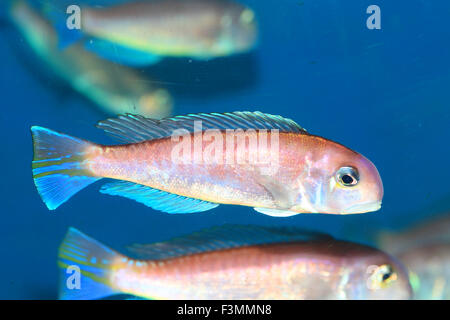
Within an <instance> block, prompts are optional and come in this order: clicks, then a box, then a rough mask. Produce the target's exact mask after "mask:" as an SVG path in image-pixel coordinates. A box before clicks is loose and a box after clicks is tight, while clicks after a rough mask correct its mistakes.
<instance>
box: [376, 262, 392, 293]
mask: <svg viewBox="0 0 450 320" xmlns="http://www.w3.org/2000/svg"><path fill="white" fill-rule="evenodd" d="M395 280H397V273H396V272H395V271H394V269H393V268H392V266H390V265H388V264H383V265H381V266H377V267H376V268H375V269H374V271H373V273H372V275H371V276H370V281H371V282H370V288H372V289H382V288H386V287H388V286H389V285H390V284H391V283H392V282H393V281H395Z"/></svg>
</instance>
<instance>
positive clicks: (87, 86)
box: [9, 0, 173, 118]
mask: <svg viewBox="0 0 450 320" xmlns="http://www.w3.org/2000/svg"><path fill="white" fill-rule="evenodd" d="M9 16H10V18H11V21H12V22H13V24H14V25H15V26H16V27H17V29H18V30H19V31H20V33H21V35H22V37H23V38H24V39H25V41H26V42H27V44H28V45H29V46H30V47H31V49H32V50H33V51H34V52H35V54H36V55H37V57H38V58H39V59H40V60H41V61H43V63H44V66H45V68H46V69H49V70H51V71H53V73H54V74H55V75H56V76H57V77H58V78H60V79H63V80H64V81H65V82H66V83H67V84H69V85H70V87H71V88H73V89H74V90H75V91H77V92H79V93H81V94H82V95H84V96H85V97H87V98H88V99H89V100H91V101H92V102H93V103H94V104H95V105H97V106H98V107H100V108H101V110H102V111H104V112H105V113H107V114H113V115H116V114H122V113H127V112H132V113H136V114H141V115H144V116H151V117H155V118H163V117H167V116H169V115H170V114H171V111H172V105H173V101H172V100H173V99H172V97H171V95H170V93H169V92H168V91H167V90H166V89H164V88H162V87H160V86H159V85H156V84H155V81H152V80H151V79H147V78H145V77H143V76H141V75H140V74H139V73H138V72H136V71H134V70H132V69H130V68H127V67H124V66H121V65H118V64H115V63H112V62H110V61H106V60H103V59H100V58H99V57H98V56H97V55H95V54H93V53H91V52H88V51H86V50H85V49H84V47H83V45H81V44H74V45H73V46H70V47H69V48H67V49H66V50H64V51H61V50H60V48H59V46H58V35H57V32H56V30H55V29H54V28H53V26H52V24H51V23H50V21H49V20H47V19H46V18H45V17H44V16H43V15H41V14H40V13H39V12H38V11H37V10H36V9H35V8H34V7H32V6H31V5H30V4H29V3H28V2H27V1H25V0H15V1H12V4H11V6H10V8H9Z"/></svg>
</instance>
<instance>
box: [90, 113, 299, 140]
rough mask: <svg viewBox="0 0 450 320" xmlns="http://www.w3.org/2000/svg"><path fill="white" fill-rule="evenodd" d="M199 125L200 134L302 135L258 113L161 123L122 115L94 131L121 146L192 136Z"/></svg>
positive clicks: (295, 126) (278, 119)
mask: <svg viewBox="0 0 450 320" xmlns="http://www.w3.org/2000/svg"><path fill="white" fill-rule="evenodd" d="M195 121H201V124H202V130H208V129H219V130H226V129H243V130H247V129H267V130H271V129H278V130H279V131H280V132H297V133H306V130H305V129H303V128H302V127H300V126H299V125H298V124H297V123H295V122H294V121H293V120H291V119H287V118H283V117H281V116H276V115H271V114H267V113H262V112H259V111H255V112H250V111H237V112H226V113H197V114H188V115H185V116H176V117H171V118H165V119H161V120H156V119H150V118H146V117H143V116H140V115H133V114H125V115H120V116H118V117H117V118H109V119H106V120H103V121H100V122H99V123H98V124H97V127H98V128H100V129H103V130H104V131H105V132H106V133H108V134H110V135H112V136H114V137H116V138H118V139H120V140H123V141H125V142H141V141H145V140H152V139H157V138H163V137H168V136H170V135H172V134H173V132H174V130H176V129H185V130H187V131H188V132H194V130H195V128H194V122H195Z"/></svg>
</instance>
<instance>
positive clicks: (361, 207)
mask: <svg viewBox="0 0 450 320" xmlns="http://www.w3.org/2000/svg"><path fill="white" fill-rule="evenodd" d="M380 208H381V200H377V201H372V202H365V203H360V204H355V205H353V206H351V207H350V208H348V209H347V210H345V213H348V214H355V213H366V212H372V211H377V210H380Z"/></svg>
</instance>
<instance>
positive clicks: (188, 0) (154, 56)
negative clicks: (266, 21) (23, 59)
mask: <svg viewBox="0 0 450 320" xmlns="http://www.w3.org/2000/svg"><path fill="white" fill-rule="evenodd" d="M44 11H46V12H49V16H54V17H55V18H53V19H52V20H53V21H58V20H59V21H64V22H65V21H66V20H65V19H67V15H66V14H65V8H64V11H61V13H58V12H55V11H58V9H57V8H55V7H54V6H52V7H50V8H47V9H44ZM52 13H53V14H52ZM80 15H81V18H80V20H81V28H80V29H79V30H76V29H74V30H70V29H67V28H65V27H64V26H63V27H62V28H58V29H59V30H61V32H60V34H61V37H62V38H64V37H65V38H66V39H69V40H66V41H64V43H66V44H64V45H63V47H64V46H67V45H70V43H71V42H76V41H83V42H84V44H85V45H86V48H87V49H88V50H90V51H92V52H95V53H97V54H98V55H100V56H102V57H104V58H108V59H111V60H113V61H115V62H119V63H123V64H127V65H133V66H143V65H151V64H154V63H157V62H159V61H160V60H161V59H162V58H164V57H185V58H191V59H196V60H209V59H213V58H217V57H225V56H230V55H233V54H240V53H245V52H248V51H250V50H251V49H253V48H254V47H255V46H256V43H257V38H258V37H257V29H258V28H257V22H256V17H255V13H254V11H253V10H252V9H250V8H249V7H246V6H243V5H241V4H239V3H236V2H233V1H228V0H153V1H129V2H124V3H120V4H115V5H111V6H103V7H89V6H82V7H81V9H80ZM58 16H62V17H61V18H58ZM60 24H61V23H60Z"/></svg>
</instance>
